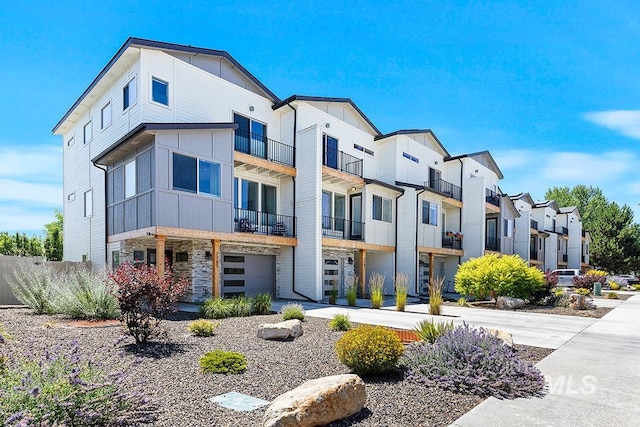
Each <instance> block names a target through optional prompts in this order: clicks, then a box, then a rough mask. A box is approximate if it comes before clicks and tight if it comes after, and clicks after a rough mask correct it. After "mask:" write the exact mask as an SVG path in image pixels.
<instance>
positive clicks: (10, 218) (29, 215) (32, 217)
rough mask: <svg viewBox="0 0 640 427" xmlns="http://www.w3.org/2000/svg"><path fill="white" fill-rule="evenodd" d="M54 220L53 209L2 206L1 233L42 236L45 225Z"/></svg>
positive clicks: (0, 209)
mask: <svg viewBox="0 0 640 427" xmlns="http://www.w3.org/2000/svg"><path fill="white" fill-rule="evenodd" d="M54 219H55V217H54V214H53V208H41V209H34V208H24V207H22V206H17V205H11V206H7V205H5V204H2V205H0V231H8V232H10V233H14V232H16V231H19V232H21V233H22V232H24V233H27V234H41V233H42V232H43V229H44V225H45V224H48V223H50V222H52V221H53V220H54Z"/></svg>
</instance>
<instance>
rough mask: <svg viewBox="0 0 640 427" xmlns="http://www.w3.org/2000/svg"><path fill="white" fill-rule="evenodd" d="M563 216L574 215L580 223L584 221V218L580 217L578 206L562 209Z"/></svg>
mask: <svg viewBox="0 0 640 427" xmlns="http://www.w3.org/2000/svg"><path fill="white" fill-rule="evenodd" d="M560 213H561V214H570V213H574V214H575V215H576V216H577V217H578V219H579V220H580V221H582V216H581V215H580V211H579V210H578V207H577V206H566V207H564V208H560Z"/></svg>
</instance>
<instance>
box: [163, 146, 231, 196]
mask: <svg viewBox="0 0 640 427" xmlns="http://www.w3.org/2000/svg"><path fill="white" fill-rule="evenodd" d="M175 156H180V157H185V158H188V159H194V160H195V166H196V168H195V174H196V175H195V185H196V188H195V191H191V190H190V189H188V188H176V186H175V174H176V171H175V167H174V165H175V158H176V157H175ZM201 162H204V163H209V164H211V165H217V169H218V178H219V179H218V190H219V194H213V193H207V192H204V191H202V190H201V189H200V178H201V174H200V163H201ZM171 190H173V191H181V192H184V193H189V194H196V195H200V196H206V197H212V198H215V199H220V198H222V164H221V163H218V162H214V161H212V160H209V159H205V158H202V157H198V156H189V155H187V154H182V153H180V152H178V151H173V152H172V156H171Z"/></svg>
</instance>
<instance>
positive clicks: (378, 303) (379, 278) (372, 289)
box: [369, 273, 384, 308]
mask: <svg viewBox="0 0 640 427" xmlns="http://www.w3.org/2000/svg"><path fill="white" fill-rule="evenodd" d="M369 294H370V295H371V308H380V307H382V303H383V302H384V274H380V273H372V274H371V276H369Z"/></svg>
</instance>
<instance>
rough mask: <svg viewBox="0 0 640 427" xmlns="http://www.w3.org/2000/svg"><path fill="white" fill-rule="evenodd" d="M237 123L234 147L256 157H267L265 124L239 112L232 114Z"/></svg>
mask: <svg viewBox="0 0 640 427" xmlns="http://www.w3.org/2000/svg"><path fill="white" fill-rule="evenodd" d="M233 122H234V123H236V124H237V125H238V129H236V132H235V149H236V150H238V151H241V152H243V153H247V154H251V155H253V156H256V157H265V158H266V157H267V125H265V124H264V123H260V122H258V121H255V120H253V119H250V118H249V117H245V116H242V115H240V114H237V113H234V114H233Z"/></svg>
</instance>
